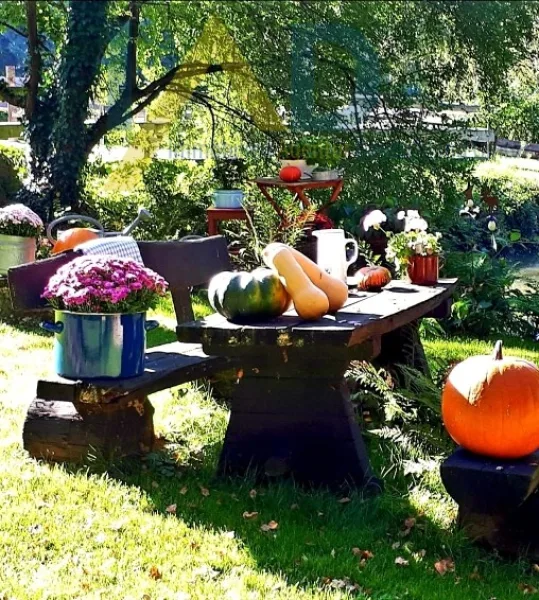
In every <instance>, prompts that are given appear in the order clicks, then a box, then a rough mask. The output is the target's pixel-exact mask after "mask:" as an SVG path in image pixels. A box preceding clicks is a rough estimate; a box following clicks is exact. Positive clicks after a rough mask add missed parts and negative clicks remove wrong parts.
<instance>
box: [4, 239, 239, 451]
mask: <svg viewBox="0 0 539 600" xmlns="http://www.w3.org/2000/svg"><path fill="white" fill-rule="evenodd" d="M138 245H139V249H140V252H141V255H142V258H143V261H144V264H145V265H146V266H147V267H149V268H151V269H153V270H154V271H156V272H158V273H159V274H161V275H162V276H163V277H164V278H165V279H166V280H167V281H168V282H169V285H170V291H171V294H172V299H173V303H174V309H175V313H176V319H177V322H178V323H183V322H187V321H192V320H193V318H194V317H193V310H192V306H191V297H190V291H191V288H192V287H193V286H198V285H203V284H206V283H207V282H208V281H209V279H210V278H211V277H212V276H213V275H215V274H216V273H218V272H220V271H222V270H226V269H229V268H230V262H229V256H228V252H227V247H226V242H225V240H224V238H223V237H222V236H215V237H210V238H204V239H200V240H193V241H185V242H181V241H180V242H139V244H138ZM76 256H77V254H76V253H75V252H68V253H65V254H61V255H58V256H56V257H54V258H51V259H47V260H42V261H38V262H35V263H31V264H27V265H22V266H20V267H17V268H14V269H11V270H10V271H9V274H8V281H9V287H10V292H11V297H12V301H13V305H14V308H15V309H16V310H18V311H24V312H27V311H30V312H36V313H39V312H40V311H43V310H44V309H46V305H45V302H44V301H43V299H42V298H41V293H42V291H43V289H44V288H45V285H46V283H47V281H48V280H49V278H50V276H51V275H52V274H54V273H55V272H56V270H57V269H58V268H59V267H60V266H62V265H64V264H66V263H67V262H69V261H70V260H72V259H73V258H75V257H76ZM226 365H227V360H226V359H224V358H220V357H215V356H208V355H207V354H205V353H204V352H203V350H202V347H201V345H200V344H194V343H181V342H174V343H170V344H165V345H163V346H159V347H157V348H152V349H151V350H150V351H148V353H147V356H146V365H145V372H144V374H143V375H141V376H140V377H135V378H131V379H124V380H115V381H111V380H103V381H92V382H91V383H89V382H82V381H70V380H66V379H62V378H60V377H52V378H50V379H47V380H40V381H38V382H37V390H36V398H35V399H34V400H33V401H32V403H31V404H30V407H29V409H28V414H27V417H26V421H25V424H24V428H23V443H24V447H25V449H26V450H27V451H28V452H29V453H30V455H31V456H33V457H35V458H46V459H48V460H54V461H69V462H83V461H84V460H85V459H86V458H87V456H88V455H89V454H90V453H91V454H94V455H98V456H105V457H111V456H115V457H119V456H126V455H131V454H138V453H141V452H144V451H149V450H151V448H152V446H153V444H154V429H153V412H154V411H153V407H152V405H151V403H150V401H149V400H148V395H149V394H153V393H154V392H158V391H160V390H164V389H168V388H171V387H174V386H177V385H181V384H182V383H186V382H188V381H192V380H195V379H199V378H203V377H207V376H209V375H212V374H214V373H215V372H217V371H220V370H222V369H223V368H225V367H226Z"/></svg>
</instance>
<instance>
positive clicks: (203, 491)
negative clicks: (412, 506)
mask: <svg viewBox="0 0 539 600" xmlns="http://www.w3.org/2000/svg"><path fill="white" fill-rule="evenodd" d="M200 493H201V494H202V495H203V496H204V498H207V497H208V496H209V495H210V490H209V489H208V488H205V487H202V486H200Z"/></svg>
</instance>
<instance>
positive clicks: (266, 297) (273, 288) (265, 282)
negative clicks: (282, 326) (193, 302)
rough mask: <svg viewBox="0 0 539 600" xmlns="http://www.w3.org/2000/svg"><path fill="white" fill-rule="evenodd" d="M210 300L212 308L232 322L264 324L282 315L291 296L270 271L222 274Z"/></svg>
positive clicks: (210, 292) (216, 279) (212, 285)
mask: <svg viewBox="0 0 539 600" xmlns="http://www.w3.org/2000/svg"><path fill="white" fill-rule="evenodd" d="M208 298H209V300H210V304H211V305H212V306H213V308H214V309H215V310H216V311H217V312H218V313H219V314H221V315H223V316H224V317H226V318H227V319H228V320H230V321H236V322H240V323H241V322H249V321H264V320H267V319H273V318H275V317H279V316H280V315H282V314H283V313H284V312H285V311H286V310H287V309H288V307H289V305H290V296H289V295H288V292H287V291H286V290H285V288H284V286H283V284H282V283H281V280H280V279H279V276H278V275H277V274H276V273H274V272H273V271H271V270H270V269H264V268H259V269H255V270H254V271H253V272H252V273H247V272H246V271H239V272H231V271H223V272H222V273H219V274H218V275H215V277H214V278H213V279H212V280H211V281H210V285H209V288H208Z"/></svg>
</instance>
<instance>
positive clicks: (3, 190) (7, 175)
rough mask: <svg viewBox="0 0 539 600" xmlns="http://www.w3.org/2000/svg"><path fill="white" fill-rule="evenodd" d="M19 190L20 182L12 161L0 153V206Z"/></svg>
mask: <svg viewBox="0 0 539 600" xmlns="http://www.w3.org/2000/svg"><path fill="white" fill-rule="evenodd" d="M20 188H21V182H20V180H19V177H18V175H17V169H16V168H15V165H14V164H13V161H12V160H11V159H10V158H9V157H8V156H6V155H5V154H3V153H1V152H0V206H4V205H6V204H7V203H8V202H10V201H11V200H12V198H13V197H14V196H15V194H16V193H17V192H18V191H19V189H20Z"/></svg>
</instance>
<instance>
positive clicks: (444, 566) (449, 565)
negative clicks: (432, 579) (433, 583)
mask: <svg viewBox="0 0 539 600" xmlns="http://www.w3.org/2000/svg"><path fill="white" fill-rule="evenodd" d="M434 568H435V569H436V572H437V573H438V574H439V575H445V574H446V573H453V571H454V570H455V563H454V562H453V560H452V559H451V558H442V560H438V561H437V562H435V563H434Z"/></svg>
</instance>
